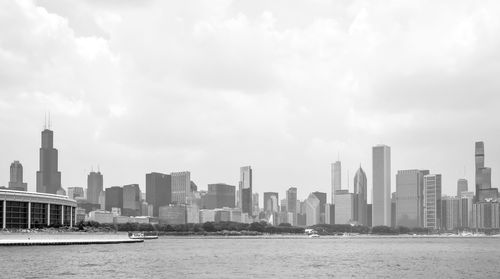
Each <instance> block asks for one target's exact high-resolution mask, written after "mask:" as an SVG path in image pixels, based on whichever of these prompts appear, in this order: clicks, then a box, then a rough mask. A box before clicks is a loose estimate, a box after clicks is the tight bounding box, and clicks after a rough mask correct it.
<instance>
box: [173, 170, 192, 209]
mask: <svg viewBox="0 0 500 279" xmlns="http://www.w3.org/2000/svg"><path fill="white" fill-rule="evenodd" d="M170 176H171V179H172V203H178V204H187V203H189V202H190V200H191V199H190V198H191V173H190V172H188V171H183V172H173V173H171V174H170Z"/></svg>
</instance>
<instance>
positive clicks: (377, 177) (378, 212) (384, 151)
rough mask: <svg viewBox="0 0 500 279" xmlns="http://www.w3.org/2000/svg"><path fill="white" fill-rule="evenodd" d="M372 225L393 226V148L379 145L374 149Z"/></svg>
mask: <svg viewBox="0 0 500 279" xmlns="http://www.w3.org/2000/svg"><path fill="white" fill-rule="evenodd" d="M372 152H373V153H372V163H373V164H372V167H373V172H372V175H373V179H372V181H373V194H372V197H373V203H372V225H373V226H388V227H390V226H391V148H390V147H389V146H387V145H377V146H374V147H373V150H372Z"/></svg>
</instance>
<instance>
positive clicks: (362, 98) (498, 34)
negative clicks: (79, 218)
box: [0, 0, 500, 200]
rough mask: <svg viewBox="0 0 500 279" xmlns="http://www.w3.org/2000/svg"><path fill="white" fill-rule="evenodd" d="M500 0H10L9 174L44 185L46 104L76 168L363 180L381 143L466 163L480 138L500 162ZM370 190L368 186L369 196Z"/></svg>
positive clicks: (287, 180)
mask: <svg viewBox="0 0 500 279" xmlns="http://www.w3.org/2000/svg"><path fill="white" fill-rule="evenodd" d="M498 14H500V2H499V1H461V0H458V1H457V0H453V1H426V0H423V1H368V0H367V1H324V0H311V1H293V0H274V1H263V0H253V1H229V0H210V1H209V0H202V1H198V0H193V1H155V0H120V1H118V0H109V1H100V0H79V1H77V0H43V1H29V0H23V1H0V26H1V32H0V170H1V171H0V185H5V186H6V185H7V184H8V181H9V167H10V164H11V163H12V161H14V160H19V161H20V162H21V163H22V164H23V167H24V179H25V181H26V182H28V190H30V191H35V189H36V184H35V182H36V171H37V170H38V168H39V166H38V164H39V161H38V160H39V148H40V141H41V135H40V132H41V131H42V129H43V126H44V116H45V115H46V114H47V113H49V112H50V115H51V122H52V125H51V127H52V129H53V130H54V137H55V139H54V140H55V147H56V148H57V149H58V150H59V170H60V171H61V172H62V184H63V187H64V188H67V187H86V176H87V173H88V172H89V171H90V170H91V169H92V168H93V169H94V170H96V169H97V167H98V166H99V168H100V170H101V172H102V173H103V175H104V184H105V185H104V186H105V187H111V186H117V185H118V186H120V185H125V184H131V183H138V184H140V187H141V188H142V189H143V190H144V189H145V174H146V173H148V172H152V171H156V172H163V173H170V172H176V171H186V170H188V171H191V179H192V180H193V181H194V182H195V183H196V184H197V185H198V187H199V188H200V189H206V187H207V184H211V183H218V182H223V183H228V184H231V185H238V180H239V168H240V167H241V166H246V165H251V166H252V169H253V189H254V192H258V193H260V195H261V197H262V192H265V191H276V192H279V194H280V197H284V194H285V191H286V189H287V188H289V187H298V197H299V198H300V199H304V198H306V197H307V195H308V194H309V193H310V192H313V191H322V192H327V193H328V194H330V187H331V186H330V185H331V182H330V181H331V177H330V164H331V163H332V162H334V161H336V160H337V159H340V161H342V167H343V170H342V175H343V177H342V185H343V188H344V189H348V188H350V189H352V187H353V182H352V181H353V177H354V174H355V172H356V170H357V168H358V167H359V166H361V167H362V168H363V169H364V170H365V172H366V174H367V177H368V188H369V192H370V191H371V186H372V184H371V181H372V179H371V178H372V171H371V169H372V161H371V160H372V158H371V148H372V146H374V145H377V144H381V143H383V144H386V145H389V146H390V147H391V153H392V154H391V161H392V190H393V191H395V189H396V183H395V174H396V172H397V170H402V169H429V170H430V171H431V173H440V174H442V176H443V193H444V194H448V195H453V194H455V193H456V181H457V179H459V178H462V177H465V178H467V179H468V180H469V189H470V190H471V189H473V188H474V186H473V185H474V142H475V141H478V140H482V141H484V142H485V151H486V165H487V166H489V167H491V168H492V169H493V170H492V184H493V186H494V187H498V184H497V183H498V181H499V178H500V177H499V175H498V174H499V173H500V172H499V171H497V170H500V157H499V154H500V145H499V144H498V142H500V125H498V119H500V115H499V114H500V78H499V77H500V17H498ZM370 197H371V194H369V200H370Z"/></svg>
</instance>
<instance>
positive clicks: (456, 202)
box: [441, 197, 460, 231]
mask: <svg viewBox="0 0 500 279" xmlns="http://www.w3.org/2000/svg"><path fill="white" fill-rule="evenodd" d="M459 207H460V198H458V197H442V199H441V228H442V229H444V230H447V231H451V230H454V229H456V228H458V227H459V217H460V210H459Z"/></svg>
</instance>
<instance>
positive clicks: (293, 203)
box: [286, 187, 297, 225]
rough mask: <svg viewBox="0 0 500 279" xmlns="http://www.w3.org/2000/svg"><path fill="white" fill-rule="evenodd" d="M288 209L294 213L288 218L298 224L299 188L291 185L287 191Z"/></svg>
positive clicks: (292, 222)
mask: <svg viewBox="0 0 500 279" xmlns="http://www.w3.org/2000/svg"><path fill="white" fill-rule="evenodd" d="M286 204H287V205H286V210H287V212H290V213H292V215H291V216H292V217H291V219H288V223H290V224H292V225H293V224H297V188H295V187H290V188H289V189H288V190H287V191H286Z"/></svg>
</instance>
